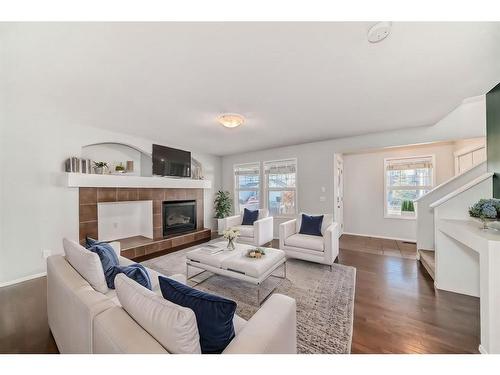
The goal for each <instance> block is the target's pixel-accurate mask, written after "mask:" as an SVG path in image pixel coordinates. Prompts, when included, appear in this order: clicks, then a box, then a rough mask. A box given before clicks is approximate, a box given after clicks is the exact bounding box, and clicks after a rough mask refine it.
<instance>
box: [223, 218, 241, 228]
mask: <svg viewBox="0 0 500 375" xmlns="http://www.w3.org/2000/svg"><path fill="white" fill-rule="evenodd" d="M241 220H242V217H241V215H234V216H228V217H226V218H224V223H225V226H224V228H225V229H229V228H232V227H235V226H237V225H241Z"/></svg>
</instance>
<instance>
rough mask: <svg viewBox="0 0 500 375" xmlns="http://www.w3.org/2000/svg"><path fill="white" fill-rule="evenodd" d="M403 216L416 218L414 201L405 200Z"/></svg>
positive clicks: (402, 210)
mask: <svg viewBox="0 0 500 375" xmlns="http://www.w3.org/2000/svg"><path fill="white" fill-rule="evenodd" d="M401 215H402V216H415V206H414V204H413V201H411V200H404V201H403V202H402V203H401Z"/></svg>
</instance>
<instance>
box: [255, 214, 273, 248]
mask: <svg viewBox="0 0 500 375" xmlns="http://www.w3.org/2000/svg"><path fill="white" fill-rule="evenodd" d="M253 228H254V232H253V235H254V241H255V245H256V246H262V245H264V244H266V243H268V242H271V241H272V240H273V232H274V222H273V217H272V216H268V217H265V218H263V219H260V220H256V221H254V223H253Z"/></svg>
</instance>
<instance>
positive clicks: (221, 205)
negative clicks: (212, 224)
mask: <svg viewBox="0 0 500 375" xmlns="http://www.w3.org/2000/svg"><path fill="white" fill-rule="evenodd" d="M214 209H215V217H216V218H217V219H224V218H225V217H227V216H229V215H230V214H231V210H232V201H231V196H230V194H229V191H222V190H219V191H218V192H217V194H216V196H215V199H214Z"/></svg>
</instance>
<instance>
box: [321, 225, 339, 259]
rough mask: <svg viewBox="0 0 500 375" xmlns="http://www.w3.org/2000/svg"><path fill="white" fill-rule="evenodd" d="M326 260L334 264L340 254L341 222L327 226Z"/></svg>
mask: <svg viewBox="0 0 500 375" xmlns="http://www.w3.org/2000/svg"><path fill="white" fill-rule="evenodd" d="M324 241H325V262H326V263H327V264H333V262H334V261H335V259H336V258H337V256H338V255H339V224H338V223H336V222H333V223H332V224H330V225H329V226H328V228H326V230H325V235H324Z"/></svg>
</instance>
